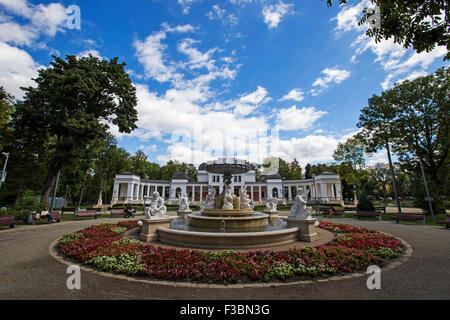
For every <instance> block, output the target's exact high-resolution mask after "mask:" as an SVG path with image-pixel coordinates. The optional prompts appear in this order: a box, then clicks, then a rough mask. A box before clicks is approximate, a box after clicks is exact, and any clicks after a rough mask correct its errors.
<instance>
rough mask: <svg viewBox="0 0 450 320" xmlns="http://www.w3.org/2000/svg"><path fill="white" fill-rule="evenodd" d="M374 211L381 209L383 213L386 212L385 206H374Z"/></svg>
mask: <svg viewBox="0 0 450 320" xmlns="http://www.w3.org/2000/svg"><path fill="white" fill-rule="evenodd" d="M375 210H376V211H383V212H384V213H386V207H375Z"/></svg>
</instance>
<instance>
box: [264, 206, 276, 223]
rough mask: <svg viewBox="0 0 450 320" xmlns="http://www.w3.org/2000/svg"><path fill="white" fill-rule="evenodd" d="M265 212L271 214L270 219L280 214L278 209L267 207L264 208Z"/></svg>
mask: <svg viewBox="0 0 450 320" xmlns="http://www.w3.org/2000/svg"><path fill="white" fill-rule="evenodd" d="M263 213H264V214H268V215H269V221H271V220H273V219H276V218H278V215H279V212H278V211H277V210H268V209H265V210H263Z"/></svg>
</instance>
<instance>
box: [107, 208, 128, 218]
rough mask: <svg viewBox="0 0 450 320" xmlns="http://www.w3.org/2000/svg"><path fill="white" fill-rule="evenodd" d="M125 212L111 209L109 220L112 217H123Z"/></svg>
mask: <svg viewBox="0 0 450 320" xmlns="http://www.w3.org/2000/svg"><path fill="white" fill-rule="evenodd" d="M124 215H125V210H124V209H111V215H110V218H112V217H113V216H124Z"/></svg>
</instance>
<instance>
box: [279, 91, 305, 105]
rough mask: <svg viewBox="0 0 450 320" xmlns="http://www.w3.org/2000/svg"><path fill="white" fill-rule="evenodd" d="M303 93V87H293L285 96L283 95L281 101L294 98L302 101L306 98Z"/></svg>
mask: <svg viewBox="0 0 450 320" xmlns="http://www.w3.org/2000/svg"><path fill="white" fill-rule="evenodd" d="M303 94H304V92H303V91H302V90H301V89H293V90H291V91H289V93H288V94H287V95H285V96H284V97H282V98H281V99H280V100H279V101H288V100H293V101H296V102H300V101H302V100H303V99H304V97H303Z"/></svg>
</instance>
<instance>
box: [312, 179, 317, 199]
mask: <svg viewBox="0 0 450 320" xmlns="http://www.w3.org/2000/svg"><path fill="white" fill-rule="evenodd" d="M312 178H313V183H314V202H315V203H316V204H317V189H316V175H315V174H313V175H312Z"/></svg>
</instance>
